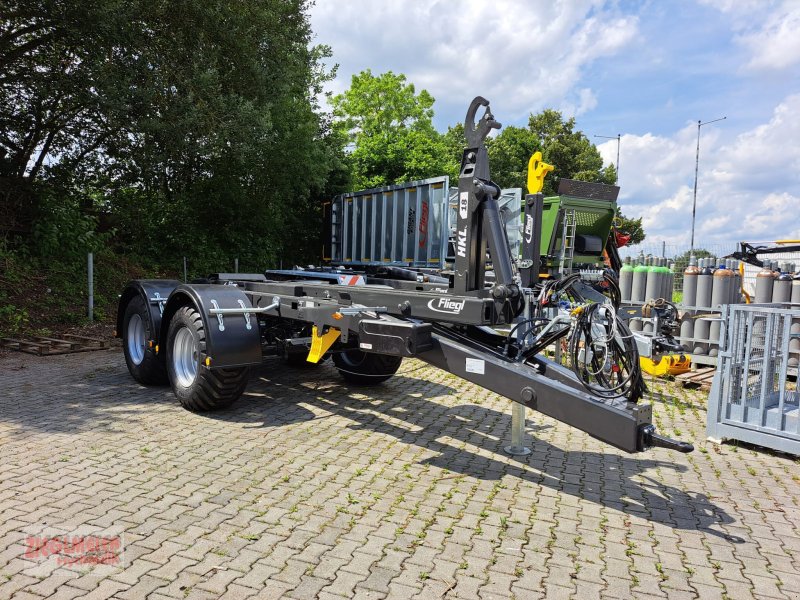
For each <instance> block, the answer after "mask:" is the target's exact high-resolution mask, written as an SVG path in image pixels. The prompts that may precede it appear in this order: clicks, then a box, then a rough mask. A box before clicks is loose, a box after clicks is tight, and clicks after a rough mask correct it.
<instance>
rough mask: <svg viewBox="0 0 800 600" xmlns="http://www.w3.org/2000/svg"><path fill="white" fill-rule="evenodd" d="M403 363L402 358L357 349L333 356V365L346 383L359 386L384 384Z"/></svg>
mask: <svg viewBox="0 0 800 600" xmlns="http://www.w3.org/2000/svg"><path fill="white" fill-rule="evenodd" d="M402 362H403V358H402V357H401V356H389V355H386V354H371V353H368V352H362V351H361V350H359V349H357V348H350V349H349V350H345V351H344V352H337V353H335V354H333V364H335V365H336V368H337V369H339V373H341V375H342V377H344V379H345V381H347V382H349V383H355V384H357V385H375V384H378V383H383V382H384V381H386V380H387V379H390V378H391V377H392V375H394V374H395V373H397V369H399V368H400V363H402Z"/></svg>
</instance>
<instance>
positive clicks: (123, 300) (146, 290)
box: [114, 279, 181, 345]
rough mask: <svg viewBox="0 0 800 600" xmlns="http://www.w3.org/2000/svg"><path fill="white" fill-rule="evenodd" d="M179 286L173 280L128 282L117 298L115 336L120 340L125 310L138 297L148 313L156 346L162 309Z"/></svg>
mask: <svg viewBox="0 0 800 600" xmlns="http://www.w3.org/2000/svg"><path fill="white" fill-rule="evenodd" d="M179 285H181V282H180V281H176V280H174V279H134V280H133V281H129V282H128V284H127V285H126V286H125V289H124V290H123V291H122V295H121V296H120V298H119V307H118V308H117V328H116V332H115V334H114V335H115V336H116V337H118V338H121V337H122V335H123V332H122V319H123V318H124V316H125V309H126V308H127V307H128V303H129V302H130V301H131V299H132V298H134V297H136V296H137V295H138V296H141V297H142V300H144V303H145V306H147V307H148V312H149V313H150V324H151V327H150V331H152V332H154V335H155V336H156V337H157V339H155V340H152V341H153V344H154V345H155V344H158V341H159V339H161V336H160V335H159V332H160V331H161V318H162V315H163V313H164V308H165V306H166V304H167V299H168V298H169V295H170V294H171V293H172V290H174V289H175V288H176V287H178V286H179Z"/></svg>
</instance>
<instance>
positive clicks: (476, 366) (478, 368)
mask: <svg viewBox="0 0 800 600" xmlns="http://www.w3.org/2000/svg"><path fill="white" fill-rule="evenodd" d="M485 371H486V361H485V360H481V359H480V358H468V359H467V373H477V374H478V375H483V374H484V373H485Z"/></svg>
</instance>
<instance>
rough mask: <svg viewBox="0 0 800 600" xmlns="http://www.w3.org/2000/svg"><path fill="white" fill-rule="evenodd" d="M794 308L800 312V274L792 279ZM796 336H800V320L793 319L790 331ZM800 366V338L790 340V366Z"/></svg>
mask: <svg viewBox="0 0 800 600" xmlns="http://www.w3.org/2000/svg"><path fill="white" fill-rule="evenodd" d="M792 304H793V305H794V306H792V308H793V309H794V310H800V273H795V275H794V277H793V278H792ZM789 331H791V333H793V334H795V335H800V319H792V327H791V329H790V330H789ZM799 365H800V338H791V339H790V340H789V366H790V367H797V366H799Z"/></svg>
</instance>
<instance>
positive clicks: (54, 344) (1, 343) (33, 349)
mask: <svg viewBox="0 0 800 600" xmlns="http://www.w3.org/2000/svg"><path fill="white" fill-rule="evenodd" d="M0 347H3V348H8V349H9V350H17V351H19V352H26V353H28V354H36V355H37V356H52V355H54V354H71V353H73V352H91V351H92V350H106V349H108V348H109V347H110V346H109V343H108V341H106V340H102V339H100V338H93V337H86V336H85V335H73V334H71V333H65V334H64V335H62V336H61V337H60V338H51V337H43V336H38V335H33V336H25V337H24V338H21V339H17V338H0Z"/></svg>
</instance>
